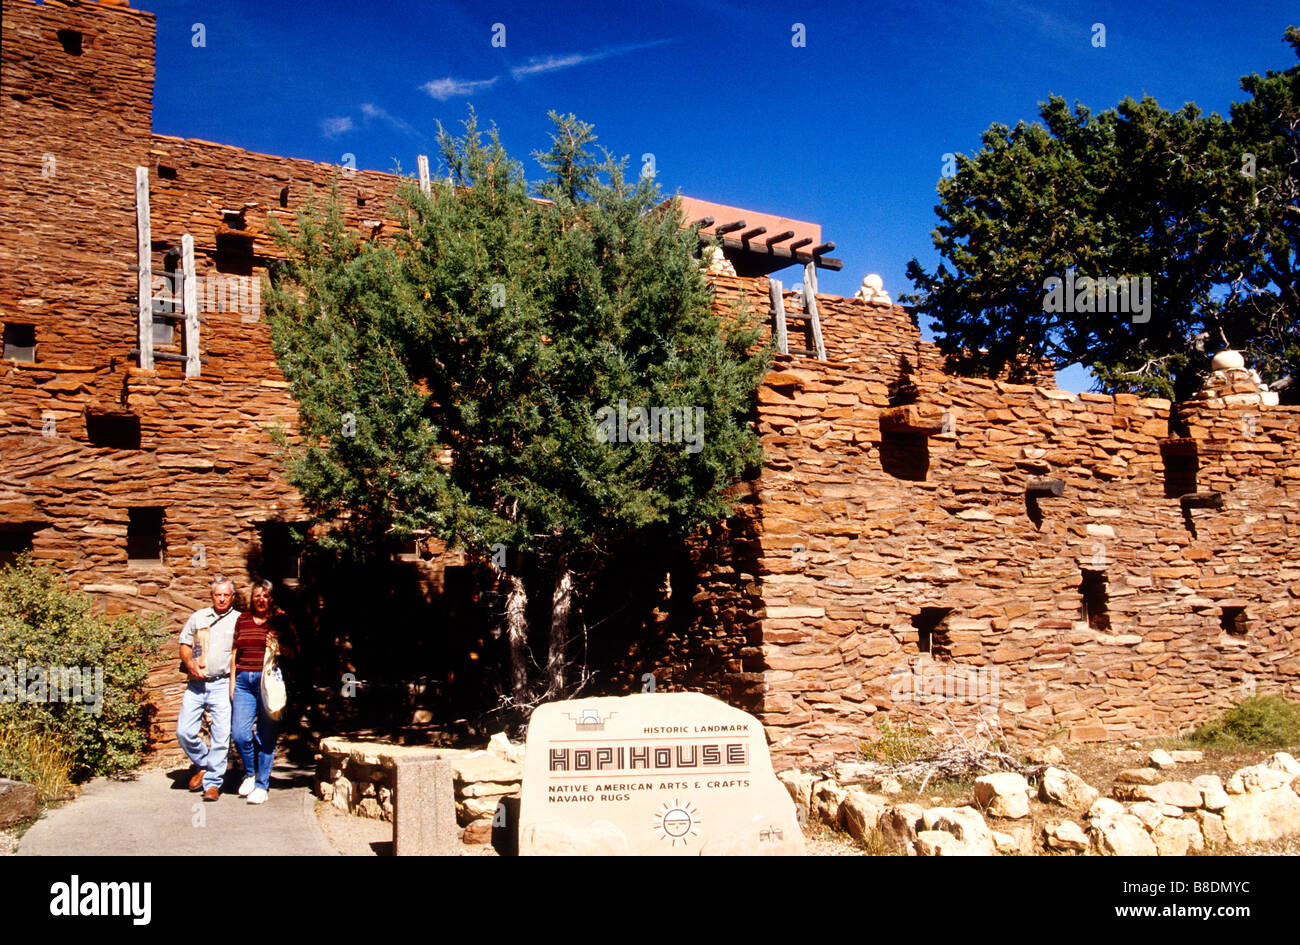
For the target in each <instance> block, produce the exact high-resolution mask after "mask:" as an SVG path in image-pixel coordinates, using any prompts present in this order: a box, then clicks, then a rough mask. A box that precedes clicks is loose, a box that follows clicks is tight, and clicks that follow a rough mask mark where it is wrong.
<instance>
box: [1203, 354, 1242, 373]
mask: <svg viewBox="0 0 1300 945" xmlns="http://www.w3.org/2000/svg"><path fill="white" fill-rule="evenodd" d="M1245 366H1246V359H1245V358H1243V357H1242V356H1241V352H1240V351H1233V350H1231V349H1229V350H1227V351H1220V352H1219V353H1218V354H1216V355H1215V356H1214V360H1213V361H1211V362H1210V370H1211V371H1234V370H1235V371H1240V370H1242V369H1243V368H1244V367H1245Z"/></svg>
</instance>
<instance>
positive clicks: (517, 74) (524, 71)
mask: <svg viewBox="0 0 1300 945" xmlns="http://www.w3.org/2000/svg"><path fill="white" fill-rule="evenodd" d="M667 42H669V40H666V39H656V40H652V41H651V42H648V43H635V44H633V45H631V46H616V47H614V48H612V49H600V50H597V51H596V52H585V53H568V54H567V55H563V56H541V57H534V58H532V59H530V60H528V62H526V63H524V64H523V65H522V66H515V67H514V68H512V69H511V70H510V77H511V78H512V79H515V80H519V79H523V78H526V77H528V76H530V75H538V74H540V73H543V72H558V71H559V70H561V69H572V68H573V67H574V66H581V65H586V64H587V63H589V62H599V61H600V60H602V59H612V58H613V57H615V56H623V55H626V54H627V53H630V52H636V51H638V50H641V49H650V48H651V47H654V46H662V45H663V44H664V43H667Z"/></svg>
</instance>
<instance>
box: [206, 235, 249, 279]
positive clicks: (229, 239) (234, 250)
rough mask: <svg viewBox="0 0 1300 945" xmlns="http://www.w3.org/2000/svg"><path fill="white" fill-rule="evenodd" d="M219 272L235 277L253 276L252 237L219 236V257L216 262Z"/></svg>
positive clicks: (217, 256)
mask: <svg viewBox="0 0 1300 945" xmlns="http://www.w3.org/2000/svg"><path fill="white" fill-rule="evenodd" d="M214 261H215V262H216V265H217V272H224V273H228V274H230V275H234V276H251V275H252V274H253V240H252V237H248V236H240V235H239V234H237V233H218V234H217V255H216V258H215V260H214Z"/></svg>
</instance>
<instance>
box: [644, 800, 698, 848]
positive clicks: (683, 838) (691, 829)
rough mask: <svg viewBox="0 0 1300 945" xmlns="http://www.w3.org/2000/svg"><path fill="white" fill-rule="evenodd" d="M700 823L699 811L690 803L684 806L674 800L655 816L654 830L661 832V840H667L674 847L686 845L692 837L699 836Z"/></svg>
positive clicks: (663, 806)
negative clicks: (698, 827)
mask: <svg viewBox="0 0 1300 945" xmlns="http://www.w3.org/2000/svg"><path fill="white" fill-rule="evenodd" d="M699 823H700V817H699V811H698V809H697V808H696V807H695V805H694V804H691V803H690V802H689V801H688V802H687V803H685V804H683V803H682V802H681V801H679V800H676V799H674V800H673V802H672V803H671V804H668V803H664V804H661V805H659V810H658V812H657V813H656V814H655V815H654V829H655V830H658V831H659V836H660V839H661V840H667V841H668V842H669V843H671V844H672V845H673V846H674V847H675V846H677V844H679V843H680V844H683V845H685V844H686V843H688V842H689V841H690V839H691V837H697V836H699V831H698V830H697V829H696V827H697V825H698V824H699Z"/></svg>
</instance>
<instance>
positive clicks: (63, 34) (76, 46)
mask: <svg viewBox="0 0 1300 945" xmlns="http://www.w3.org/2000/svg"><path fill="white" fill-rule="evenodd" d="M59 42H60V43H61V44H62V46H63V51H64V52H65V53H67V54H68V55H69V56H80V55H81V33H79V32H77V31H76V30H59Z"/></svg>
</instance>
